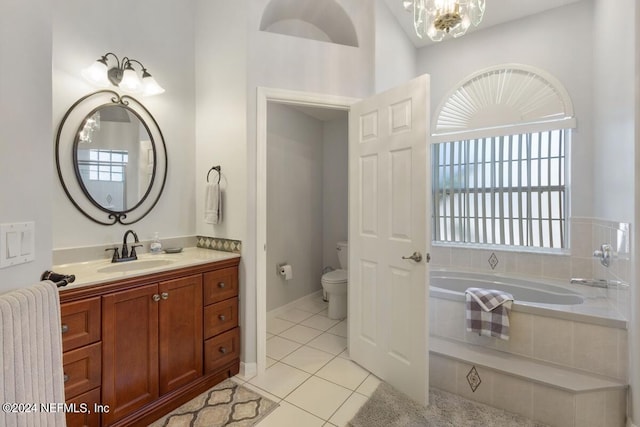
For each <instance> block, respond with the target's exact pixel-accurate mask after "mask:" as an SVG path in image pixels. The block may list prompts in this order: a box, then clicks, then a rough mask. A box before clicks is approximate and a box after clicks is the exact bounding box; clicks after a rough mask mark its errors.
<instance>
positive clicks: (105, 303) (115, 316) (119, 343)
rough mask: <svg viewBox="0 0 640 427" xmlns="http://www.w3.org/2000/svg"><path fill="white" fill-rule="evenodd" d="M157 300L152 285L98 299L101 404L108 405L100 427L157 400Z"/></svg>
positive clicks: (155, 290)
mask: <svg viewBox="0 0 640 427" xmlns="http://www.w3.org/2000/svg"><path fill="white" fill-rule="evenodd" d="M156 299H157V300H158V301H156ZM159 300H160V297H159V294H158V286H157V285H156V284H153V285H144V286H140V287H138V288H134V289H129V290H124V291H120V292H114V293H112V294H107V295H104V296H103V297H102V348H103V361H102V362H103V365H102V401H103V403H104V404H106V405H109V412H108V413H104V414H102V420H103V424H104V425H110V424H111V423H113V422H114V421H116V420H118V419H120V418H122V417H124V416H125V415H127V414H129V413H131V412H133V411H134V410H136V409H138V408H141V407H143V406H144V405H146V404H148V403H151V402H153V401H154V400H156V399H157V398H158V396H159V393H158V309H159Z"/></svg>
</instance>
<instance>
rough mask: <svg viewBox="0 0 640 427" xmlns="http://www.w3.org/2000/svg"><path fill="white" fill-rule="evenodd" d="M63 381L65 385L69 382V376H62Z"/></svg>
mask: <svg viewBox="0 0 640 427" xmlns="http://www.w3.org/2000/svg"><path fill="white" fill-rule="evenodd" d="M62 380H63V381H64V382H65V383H66V382H67V381H69V375H67V374H64V375H63V376H62Z"/></svg>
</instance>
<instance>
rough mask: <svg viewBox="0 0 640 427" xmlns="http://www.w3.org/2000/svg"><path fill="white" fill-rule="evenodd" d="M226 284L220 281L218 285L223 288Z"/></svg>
mask: <svg viewBox="0 0 640 427" xmlns="http://www.w3.org/2000/svg"><path fill="white" fill-rule="evenodd" d="M225 286H226V285H225V284H224V282H218V287H219V288H220V289H223V288H224V287H225Z"/></svg>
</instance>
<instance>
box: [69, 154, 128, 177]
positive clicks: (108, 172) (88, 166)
mask: <svg viewBox="0 0 640 427" xmlns="http://www.w3.org/2000/svg"><path fill="white" fill-rule="evenodd" d="M87 151H88V152H89V153H88V154H89V156H88V160H86V159H84V160H80V161H78V167H79V168H80V172H81V173H82V175H83V176H85V177H88V178H89V180H91V181H111V182H123V181H124V178H125V172H126V170H125V168H126V166H127V162H128V161H129V154H128V152H127V151H122V150H94V149H90V150H87Z"/></svg>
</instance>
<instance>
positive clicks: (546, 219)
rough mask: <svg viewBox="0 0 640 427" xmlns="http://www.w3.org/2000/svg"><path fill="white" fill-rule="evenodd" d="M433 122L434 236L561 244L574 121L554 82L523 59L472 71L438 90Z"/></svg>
mask: <svg viewBox="0 0 640 427" xmlns="http://www.w3.org/2000/svg"><path fill="white" fill-rule="evenodd" d="M432 123H433V129H432V134H431V136H432V138H431V142H432V143H433V144H432V153H431V154H432V157H431V161H432V178H431V186H432V206H433V214H432V215H433V218H432V220H433V233H432V234H433V240H434V242H443V243H462V244H477V245H500V246H509V247H514V248H519V249H523V248H526V249H534V248H535V249H538V248H542V249H543V250H554V251H557V250H564V249H567V248H568V235H567V228H568V225H567V224H568V218H569V217H570V215H569V212H568V207H569V195H568V192H569V191H568V188H567V180H568V176H569V172H570V171H569V170H568V166H567V165H568V163H569V162H568V161H567V159H568V154H567V153H568V151H569V142H570V138H571V129H573V128H575V126H576V120H575V118H574V117H573V106H572V103H571V99H570V97H569V94H568V93H567V91H566V89H565V88H564V86H563V85H562V83H560V81H558V80H557V79H556V78H555V77H553V76H552V75H550V74H549V73H547V72H545V71H544V70H540V69H537V68H534V67H531V66H527V65H522V64H506V65H498V66H494V67H490V68H487V69H484V70H480V71H478V72H476V73H473V74H472V75H470V76H468V77H467V78H466V79H464V80H463V82H462V83H460V84H459V85H457V86H456V87H454V88H453V89H452V90H451V91H450V92H449V93H448V95H447V96H445V97H444V98H443V100H442V102H441V104H440V105H439V106H438V108H437V109H436V115H435V120H433V122H432Z"/></svg>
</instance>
